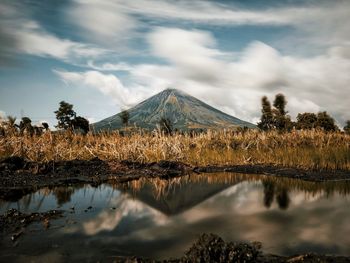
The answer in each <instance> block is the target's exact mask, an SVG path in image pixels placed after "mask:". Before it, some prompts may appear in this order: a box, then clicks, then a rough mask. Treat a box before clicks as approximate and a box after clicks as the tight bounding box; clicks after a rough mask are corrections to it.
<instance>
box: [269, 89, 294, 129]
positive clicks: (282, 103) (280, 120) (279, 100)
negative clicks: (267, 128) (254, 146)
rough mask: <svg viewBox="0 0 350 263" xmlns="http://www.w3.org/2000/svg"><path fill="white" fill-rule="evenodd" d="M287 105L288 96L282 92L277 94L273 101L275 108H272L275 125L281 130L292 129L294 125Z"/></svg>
mask: <svg viewBox="0 0 350 263" xmlns="http://www.w3.org/2000/svg"><path fill="white" fill-rule="evenodd" d="M286 105H287V100H286V97H285V96H284V95H283V94H281V93H279V94H277V95H276V97H275V100H274V102H273V106H274V107H275V108H274V109H273V110H272V115H273V123H274V127H275V128H276V129H277V130H279V131H287V130H290V129H291V128H292V126H293V123H292V121H291V119H290V116H288V115H287V113H288V112H287V111H286Z"/></svg>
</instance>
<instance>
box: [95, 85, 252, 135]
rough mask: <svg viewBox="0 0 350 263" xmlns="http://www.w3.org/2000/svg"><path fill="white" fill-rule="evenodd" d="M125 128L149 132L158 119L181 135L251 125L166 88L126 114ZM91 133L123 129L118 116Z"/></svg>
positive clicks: (98, 123)
mask: <svg viewBox="0 0 350 263" xmlns="http://www.w3.org/2000/svg"><path fill="white" fill-rule="evenodd" d="M128 112H129V116H130V119H129V125H131V126H137V127H140V128H144V129H148V130H153V129H155V128H156V127H157V125H158V123H159V121H160V119H161V118H167V119H169V120H170V121H171V123H172V125H173V127H174V128H176V129H178V130H181V131H189V130H199V129H201V130H203V129H204V130H205V129H224V128H236V127H244V126H246V127H250V128H254V127H255V125H253V124H251V123H249V122H245V121H242V120H240V119H238V118H235V117H233V116H230V115H228V114H226V113H224V112H221V111H219V110H217V109H215V108H213V107H212V106H210V105H208V104H206V103H204V102H202V101H200V100H198V99H196V98H195V97H193V96H191V95H189V94H187V93H185V92H183V91H181V90H178V89H174V88H168V89H165V90H163V91H162V92H160V93H158V94H156V95H154V96H152V97H150V98H149V99H147V100H145V101H143V102H141V103H139V104H138V105H136V106H135V107H133V108H131V109H129V110H128ZM93 126H94V129H95V130H96V131H100V130H114V129H120V128H122V127H123V124H122V121H121V118H120V114H116V115H113V116H111V117H109V118H107V119H104V120H102V121H100V122H97V123H95V124H94V125H93Z"/></svg>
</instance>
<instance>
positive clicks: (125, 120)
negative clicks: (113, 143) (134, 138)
mask: <svg viewBox="0 0 350 263" xmlns="http://www.w3.org/2000/svg"><path fill="white" fill-rule="evenodd" d="M119 117H120V119H121V120H122V123H123V124H124V126H125V127H127V126H128V124H129V118H130V114H129V112H128V111H127V110H123V111H122V112H121V113H120V115H119Z"/></svg>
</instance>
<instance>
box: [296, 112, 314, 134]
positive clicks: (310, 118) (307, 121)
mask: <svg viewBox="0 0 350 263" xmlns="http://www.w3.org/2000/svg"><path fill="white" fill-rule="evenodd" d="M316 125H317V115H316V114H315V113H309V112H304V113H299V114H298V115H297V123H296V128H297V129H300V130H311V129H313V128H315V127H316Z"/></svg>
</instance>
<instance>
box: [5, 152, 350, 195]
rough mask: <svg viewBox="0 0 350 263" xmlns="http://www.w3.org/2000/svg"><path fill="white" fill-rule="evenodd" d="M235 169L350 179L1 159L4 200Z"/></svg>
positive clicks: (334, 173) (340, 173) (337, 173)
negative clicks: (45, 191)
mask: <svg viewBox="0 0 350 263" xmlns="http://www.w3.org/2000/svg"><path fill="white" fill-rule="evenodd" d="M193 172H194V173H212V172H235V173H248V174H249V173H250V174H264V175H273V176H283V177H289V178H296V179H302V180H308V181H329V180H332V181H334V180H350V171H347V170H331V171H326V170H303V169H299V168H284V167H279V166H274V165H234V166H230V165H227V166H204V167H191V166H190V165H186V164H184V163H181V162H172V161H160V162H157V163H148V164H143V163H137V162H131V161H121V162H117V161H103V160H100V159H98V158H94V159H91V160H70V161H58V162H46V163H38V162H30V161H26V160H24V159H23V158H21V157H9V158H6V159H2V160H0V199H3V200H8V201H16V200H18V199H19V198H21V197H22V196H23V195H25V194H28V193H30V192H33V191H35V190H37V189H39V188H42V187H50V186H61V185H73V184H81V183H89V184H92V185H99V184H101V183H106V182H113V183H123V182H127V181H131V180H135V179H139V178H141V177H146V178H154V177H158V178H165V179H166V178H171V177H177V176H182V175H186V174H190V173H193Z"/></svg>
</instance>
